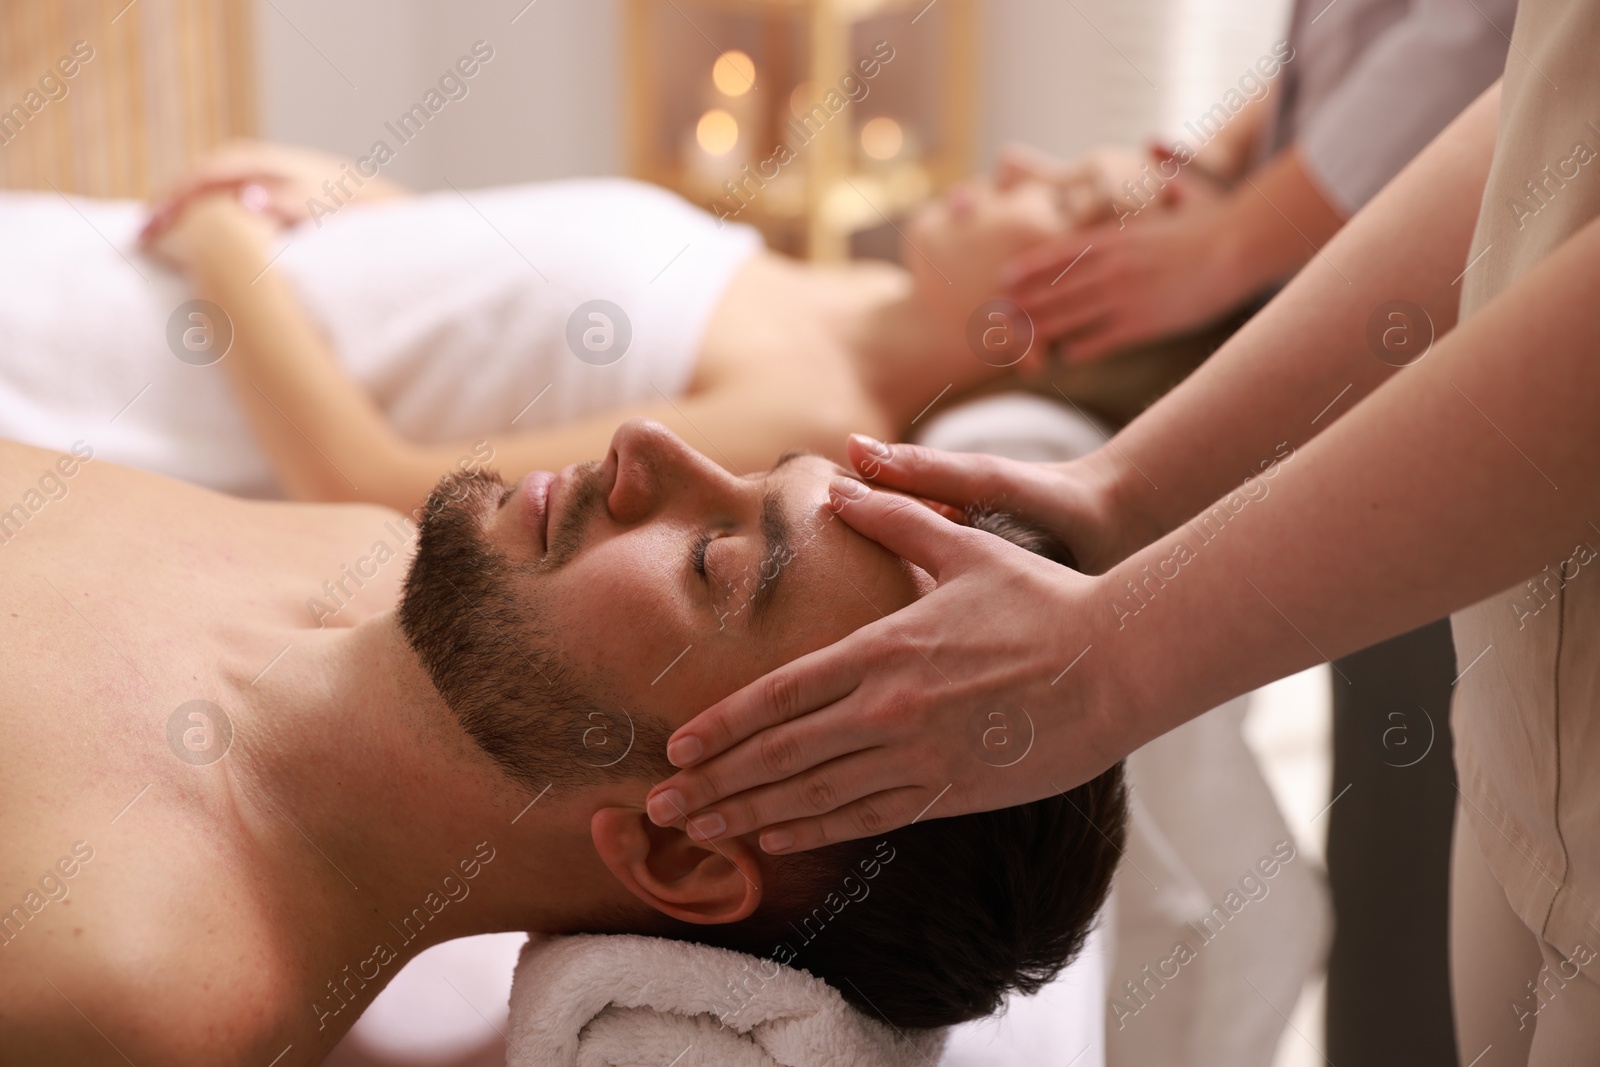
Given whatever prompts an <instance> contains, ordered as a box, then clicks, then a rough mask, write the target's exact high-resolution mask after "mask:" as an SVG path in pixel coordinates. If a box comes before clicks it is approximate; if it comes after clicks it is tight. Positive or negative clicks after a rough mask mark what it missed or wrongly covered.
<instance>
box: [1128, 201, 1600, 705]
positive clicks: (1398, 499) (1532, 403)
mask: <svg viewBox="0 0 1600 1067" xmlns="http://www.w3.org/2000/svg"><path fill="white" fill-rule="evenodd" d="M1597 291H1600V222H1595V223H1591V224H1590V225H1589V226H1587V227H1586V228H1585V229H1583V230H1581V231H1580V232H1579V233H1578V234H1577V235H1576V236H1575V237H1573V238H1571V239H1570V240H1569V241H1568V242H1567V243H1566V244H1564V245H1563V246H1562V247H1560V248H1559V249H1557V251H1556V252H1555V253H1553V254H1552V255H1551V256H1549V257H1548V258H1547V259H1546V260H1545V261H1544V262H1543V263H1541V264H1540V265H1539V266H1538V267H1537V268H1535V269H1534V270H1532V271H1530V272H1529V273H1528V274H1527V275H1526V276H1524V277H1523V278H1522V279H1521V280H1520V281H1518V282H1517V283H1516V284H1515V285H1513V286H1512V287H1510V288H1509V289H1507V290H1506V291H1505V292H1504V293H1502V294H1501V295H1500V296H1499V297H1497V298H1496V299H1495V300H1493V301H1492V302H1490V303H1489V304H1487V305H1486V306H1485V307H1483V308H1482V309H1480V310H1479V311H1478V312H1477V313H1476V314H1475V315H1474V316H1473V317H1472V318H1471V319H1469V320H1468V321H1467V322H1465V323H1463V324H1462V325H1461V326H1460V327H1459V328H1458V329H1457V330H1456V331H1455V332H1454V333H1452V334H1451V335H1450V336H1449V337H1448V338H1446V339H1445V340H1444V341H1443V342H1441V343H1440V344H1438V345H1436V346H1435V348H1434V350H1433V351H1432V352H1431V353H1429V354H1428V355H1427V356H1426V357H1425V358H1424V359H1423V360H1422V361H1421V362H1419V363H1417V364H1415V365H1413V366H1411V367H1408V368H1406V369H1405V370H1404V371H1402V372H1400V373H1399V374H1398V375H1396V376H1395V377H1394V378H1393V379H1392V380H1390V381H1389V382H1388V383H1386V384H1385V385H1383V386H1382V387H1381V388H1379V389H1378V390H1377V391H1375V392H1374V393H1373V395H1372V396H1370V397H1369V398H1367V399H1366V400H1365V401H1363V402H1362V403H1361V404H1360V405H1359V406H1357V407H1356V408H1355V410H1353V411H1352V412H1350V413H1349V414H1348V415H1347V416H1345V418H1343V419H1341V420H1340V421H1339V422H1338V423H1336V424H1335V425H1334V426H1332V427H1331V428H1329V429H1328V430H1327V431H1326V432H1325V433H1323V434H1321V435H1320V436H1319V437H1317V439H1316V440H1314V441H1312V442H1311V443H1310V444H1308V445H1306V446H1305V447H1304V448H1302V449H1301V450H1300V451H1299V453H1298V454H1297V455H1296V456H1295V457H1294V458H1293V459H1292V460H1290V461H1289V462H1287V463H1285V464H1283V465H1282V466H1281V467H1280V468H1279V470H1278V471H1277V473H1276V474H1275V476H1274V477H1273V478H1271V479H1270V480H1265V481H1262V482H1260V483H1259V486H1257V487H1252V496H1254V499H1251V498H1249V497H1246V496H1244V495H1242V494H1241V495H1240V496H1239V497H1237V498H1235V499H1234V500H1233V501H1232V504H1233V506H1232V507H1224V508H1223V509H1222V511H1221V512H1219V513H1217V514H1215V515H1213V516H1212V518H1211V520H1210V523H1209V525H1208V526H1206V527H1204V528H1202V527H1201V525H1200V524H1199V523H1196V522H1189V523H1186V524H1185V525H1183V526H1181V527H1179V528H1178V529H1177V530H1176V531H1174V532H1173V533H1172V534H1170V535H1168V536H1167V537H1165V538H1162V539H1161V540H1159V541H1157V542H1155V543H1154V544H1152V545H1150V546H1149V547H1147V548H1146V549H1144V550H1142V551H1141V552H1139V553H1137V554H1136V555H1135V556H1133V557H1132V558H1130V559H1128V560H1126V561H1125V562H1124V563H1122V564H1121V565H1119V566H1118V567H1116V568H1113V570H1112V571H1111V572H1109V573H1108V575H1106V576H1105V577H1104V578H1103V579H1101V581H1102V583H1103V587H1104V592H1105V595H1106V596H1107V598H1108V603H1107V605H1106V608H1105V610H1106V611H1107V613H1108V614H1111V615H1115V616H1116V617H1117V621H1116V622H1115V623H1113V624H1112V625H1110V626H1109V627H1108V629H1107V632H1106V634H1105V638H1104V641H1103V644H1104V645H1105V646H1106V647H1105V653H1106V654H1107V655H1108V656H1109V657H1111V663H1110V664H1108V665H1106V666H1105V668H1104V669H1109V670H1111V671H1112V672H1113V674H1114V675H1115V676H1117V677H1121V678H1123V679H1125V684H1126V685H1127V686H1128V687H1131V692H1132V697H1131V701H1132V703H1133V705H1134V707H1132V708H1130V709H1128V713H1129V714H1130V715H1131V716H1132V717H1133V718H1134V719H1136V720H1138V722H1139V730H1140V731H1141V732H1143V733H1145V734H1148V735H1150V736H1154V733H1155V732H1160V731H1161V730H1164V729H1166V728H1168V727H1170V726H1172V725H1175V724H1176V723H1178V722H1181V721H1185V720H1186V719H1188V718H1189V717H1191V716H1192V715H1195V714H1198V713H1200V712H1201V711H1203V710H1205V709H1206V708H1208V707H1211V706H1213V705H1215V704H1218V703H1221V702H1222V701H1223V700H1224V699H1227V698H1229V697H1231V696H1234V695H1237V694H1238V693H1241V692H1245V691H1248V690H1250V689H1252V688H1254V687H1255V686H1257V685H1259V684H1261V683H1263V682H1266V681H1268V680H1270V679H1273V678H1277V677H1281V676H1283V675H1284V674H1287V673H1290V672H1292V671H1294V670H1297V669H1299V668H1302V667H1305V666H1308V665H1310V664H1313V663H1316V662H1320V661H1321V660H1323V659H1325V658H1331V657H1337V656H1339V655H1342V654H1344V653H1347V652H1350V651H1352V650H1354V649H1358V648H1361V647H1364V646H1366V645H1368V644H1371V643H1373V642H1375V641H1378V640H1381V639H1383V638H1386V637H1389V636H1392V635H1394V634H1397V633H1401V632H1404V631H1406V630H1409V629H1411V628H1413V627H1415V626H1417V625H1420V624H1421V623H1423V622H1426V621H1427V620H1429V619H1433V618H1437V617H1438V616H1440V615H1442V614H1444V613H1446V612H1448V611H1452V610H1456V609H1459V608H1461V607H1464V606H1467V605H1470V604H1473V603H1476V602H1477V601H1479V600H1482V599H1483V598H1485V597H1488V596H1491V595H1493V594H1494V593H1495V592H1497V591H1499V590H1502V589H1505V588H1507V587H1508V586H1511V585H1514V584H1515V583H1516V582H1517V581H1518V580H1519V579H1521V578H1523V577H1526V576H1527V575H1529V574H1531V573H1534V572H1536V571H1538V570H1539V569H1540V568H1541V567H1542V566H1543V565H1544V564H1546V563H1551V562H1556V561H1559V560H1562V559H1566V558H1568V557H1569V556H1572V555H1573V554H1574V551H1575V549H1576V548H1577V546H1578V545H1579V544H1580V543H1582V542H1588V543H1590V544H1594V543H1596V542H1600V419H1596V418H1595V416H1594V412H1595V405H1596V402H1597V400H1600V360H1596V359H1595V358H1594V338H1595V337H1597V336H1600V301H1596V300H1595V299H1594V294H1595V292H1597ZM1260 486H1264V487H1265V489H1264V490H1263V489H1262V488H1260ZM1241 502H1242V503H1241ZM1180 542H1182V543H1183V544H1184V545H1185V546H1186V547H1187V553H1185V552H1183V551H1181V550H1180V549H1179V548H1178V545H1179V543H1180ZM1177 555H1186V561H1181V562H1180V561H1176V560H1175V556H1177ZM1146 568H1148V570H1146ZM1151 574H1155V575H1156V576H1157V578H1156V579H1155V580H1151V579H1150V578H1149V575H1151ZM1124 581H1129V582H1133V583H1134V584H1135V586H1137V587H1139V588H1140V589H1141V591H1142V596H1141V595H1136V594H1135V593H1133V592H1130V591H1129V589H1128V587H1127V586H1125V585H1123V582H1124ZM1113 596H1116V597H1118V598H1119V599H1117V600H1116V602H1115V604H1120V605H1121V610H1119V609H1118V607H1116V606H1115V604H1113V603H1111V602H1109V598H1111V597H1113ZM1492 610H1505V611H1507V612H1511V611H1513V610H1514V609H1513V607H1512V605H1511V604H1510V603H1507V604H1505V605H1500V606H1494V607H1493V608H1492ZM1466 652H1467V655H1468V656H1471V655H1472V654H1473V652H1474V650H1470V649H1469V650H1466Z"/></svg>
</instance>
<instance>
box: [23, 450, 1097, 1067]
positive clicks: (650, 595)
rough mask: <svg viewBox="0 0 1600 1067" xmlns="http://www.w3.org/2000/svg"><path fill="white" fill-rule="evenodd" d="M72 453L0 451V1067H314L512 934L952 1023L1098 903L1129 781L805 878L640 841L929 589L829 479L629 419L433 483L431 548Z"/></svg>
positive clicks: (951, 825)
mask: <svg viewBox="0 0 1600 1067" xmlns="http://www.w3.org/2000/svg"><path fill="white" fill-rule="evenodd" d="M90 452H91V449H90V448H89V447H87V446H86V447H83V448H80V449H79V455H77V456H58V455H56V454H54V453H49V452H44V451H39V450H36V449H32V448H28V447H24V446H20V445H15V444H0V588H4V589H5V590H6V603H5V605H4V607H5V610H4V611H0V647H4V648H5V649H6V655H5V657H4V658H3V661H0V694H3V695H0V706H3V711H0V751H3V752H4V753H5V763H4V766H5V768H6V771H5V774H4V776H3V778H0V870H3V871H4V872H5V873H4V875H3V879H4V881H3V883H0V893H3V895H0V908H3V909H4V912H3V914H0V1005H3V1007H0V1050H3V1051H0V1061H3V1062H5V1063H28V1064H34V1063H46V1062H48V1063H52V1064H69V1063H70V1064H77V1063H96V1064H98V1063H109V1062H117V1063H121V1062H123V1060H124V1058H127V1059H128V1060H131V1061H132V1062H134V1063H141V1064H142V1063H157V1062H159V1063H167V1064H186V1063H196V1064H202V1063H203V1064H208V1065H210V1064H219V1063H254V1064H262V1065H264V1064H267V1063H269V1062H274V1063H277V1064H278V1065H279V1067H286V1065H289V1064H304V1063H317V1062H320V1060H321V1059H322V1058H323V1056H324V1055H326V1053H327V1051H328V1050H329V1049H330V1048H331V1047H332V1046H333V1045H334V1044H335V1043H336V1042H337V1041H338V1039H339V1037H340V1035H341V1034H343V1033H344V1031H345V1030H346V1029H347V1028H348V1027H349V1026H350V1024H351V1023H353V1022H354V1020H355V1019H356V1017H357V1016H358V1015H359V1014H360V1012H361V1009H362V1008H363V1006H364V1005H365V1004H367V1003H368V1002H369V1001H370V1000H371V999H372V998H373V997H374V996H376V994H377V992H378V991H379V989H381V988H382V986H383V985H384V983H385V982H387V981H388V980H389V979H390V978H392V977H393V976H394V974H395V973H396V972H397V971H398V970H399V969H400V968H401V967H402V966H403V965H404V964H405V962H406V961H407V960H408V959H410V958H411V957H412V956H414V955H416V954H417V953H418V952H420V951H421V950H422V949H424V948H426V947H428V946H429V945H432V944H436V943H438V942H440V941H443V940H446V939H449V938H455V937H462V936H466V935H470V934H477V933H483V932H489V931H507V930H532V931H538V932H550V933H565V932H577V931H599V932H636V933H650V934H657V935H661V936H666V937H675V938H688V939H693V940H698V941H705V942H711V943H715V944H719V945H724V946H728V947H732V948H737V949H741V950H744V951H747V952H750V953H753V954H756V955H760V956H763V957H770V958H774V959H776V960H778V961H779V962H783V963H789V964H792V965H794V966H796V967H802V968H806V969H809V970H810V971H812V972H813V973H814V974H817V975H819V976H820V977H823V978H825V979H826V980H828V981H829V982H831V983H832V984H833V985H834V986H835V987H836V988H837V989H838V990H839V991H840V992H841V993H842V994H843V995H844V996H845V997H846V998H847V999H848V1000H849V1001H851V1002H852V1003H854V1004H855V1005H856V1006H858V1007H859V1008H860V1009H861V1010H862V1011H864V1012H866V1013H868V1014H869V1015H871V1016H873V1017H875V1018H884V1019H887V1020H888V1021H889V1022H891V1023H893V1024H894V1025H895V1026H897V1027H900V1028H909V1027H924V1026H937V1025H944V1024H953V1023H957V1022H960V1021H963V1020H966V1019H971V1018H975V1017H978V1016H981V1015H983V1014H986V1013H988V1012H990V1011H992V1010H993V1009H994V1008H995V1007H996V1006H997V1005H998V1004H999V1003H1000V999H1001V997H1002V996H1003V995H1004V994H1005V993H1006V992H1007V991H1008V990H1011V989H1023V990H1032V989H1035V988H1037V987H1038V986H1039V985H1041V984H1042V983H1044V982H1046V981H1047V980H1049V978H1051V977H1052V976H1053V975H1054V974H1055V973H1056V972H1057V971H1058V970H1059V969H1060V968H1061V967H1062V966H1063V965H1064V964H1065V963H1066V962H1067V961H1068V960H1069V959H1070V958H1071V957H1072V956H1073V954H1074V953H1075V952H1076V951H1077V950H1078V948H1079V947H1080V946H1081V944H1082V942H1083V939H1084V937H1085V935H1086V933H1087V932H1088V929H1089V927H1090V925H1091V924H1092V923H1093V921H1094V918H1095V914H1096V912H1097V911H1098V909H1099V907H1100V905H1101V903H1102V901H1103V900H1104V898H1105V895H1106V892H1107V890H1108V887H1109V884H1110V880H1111V874H1112V870H1113V866H1114V863H1115V861H1116V858H1117V850H1118V842H1119V840H1120V839H1121V834H1122V824H1123V817H1124V799H1123V793H1122V785H1121V777H1120V768H1116V769H1113V770H1112V771H1111V772H1108V773H1107V774H1106V775H1104V776H1102V777H1100V778H1098V779H1095V780H1094V781H1091V782H1089V783H1088V784H1086V785H1084V786H1082V787H1080V788H1078V789H1074V790H1072V791H1071V792H1070V793H1069V794H1066V795H1063V796H1058V797H1054V798H1051V799H1049V800H1045V801H1040V802H1038V803H1034V804H1029V805H1026V806H1024V807H1020V808H1015V809H1011V810H1009V811H1001V812H993V813H984V814H977V815H967V816H962V817H959V818H953V819H947V820H942V819H939V818H938V815H939V812H938V810H937V806H935V808H934V810H931V811H929V812H928V813H927V818H926V819H924V820H923V821H921V822H919V823H917V824H915V825H913V826H911V827H908V828H906V829H904V830H900V831H896V832H895V833H893V834H888V835H885V836H884V837H883V838H882V839H876V840H866V841H862V842H855V843H850V844H844V845H839V846H835V847H833V848H828V849H823V850H820V851H817V852H813V853H806V854H803V855H800V856H796V857H777V858H774V857H770V856H767V855H764V854H763V853H762V852H761V850H760V849H759V848H758V847H757V846H756V845H755V844H754V843H753V842H746V841H743V840H731V841H724V842H719V843H718V844H716V845H706V844H703V843H700V842H698V841H696V840H693V839H692V838H691V837H690V836H686V835H685V834H684V833H683V832H681V831H678V830H673V829H661V828H658V827H656V826H655V825H654V824H653V823H651V822H650V820H649V819H647V818H646V817H645V813H644V799H645V791H646V789H647V788H648V787H649V785H650V784H651V783H652V782H654V781H655V780H657V779H658V778H659V777H660V776H661V775H662V774H664V773H666V766H665V762H664V757H663V747H664V744H665V741H666V738H667V736H668V735H669V734H670V733H671V731H672V730H673V729H674V728H675V727H676V726H678V725H680V724H681V723H683V722H684V721H686V720H687V719H688V718H689V717H690V716H691V715H693V714H694V713H695V712H696V711H698V710H699V709H700V708H703V707H705V706H706V705H707V704H708V703H710V702H712V701H714V700H716V699H717V698H718V697H720V696H722V695H725V694H727V693H729V692H731V691H732V690H734V689H735V688H737V687H739V686H740V685H743V684H745V683H747V682H748V681H750V680H751V679H753V678H755V677H757V676H759V675H760V674H762V673H764V672H765V671H767V670H770V669H771V668H772V667H774V666H776V665H778V664H781V663H783V662H786V661H788V660H790V659H793V658H794V657H796V656H799V655H802V654H804V653H806V652H807V651H810V650H812V649H815V648H819V647H821V646H823V645H825V644H827V643H828V642H830V641H832V640H835V639H837V638H838V637H840V636H841V635H843V634H845V633H846V632H848V631H850V630H853V629H854V628H856V627H858V626H861V625H863V624H865V623H866V622H868V621H870V620H872V619H876V618H878V617H879V616H880V614H882V613H884V612H889V611H893V610H895V609H896V608H898V607H900V606H902V605H903V604H905V603H907V602H909V601H910V600H912V599H913V598H915V597H916V596H918V595H919V593H920V592H921V591H922V590H924V589H925V588H926V587H927V585H928V584H929V579H928V577H927V575H925V574H923V573H922V572H920V571H918V570H917V569H915V568H914V567H911V566H910V565H909V564H906V563H905V562H904V561H901V560H899V559H897V558H896V557H894V556H893V555H891V554H889V553H888V552H887V551H885V550H884V549H883V548H881V547H880V546H878V545H877V544H875V543H873V542H870V541H868V540H866V539H865V538H863V537H861V536H860V535H858V534H856V533H854V532H852V531H851V530H850V529H849V528H848V527H847V526H846V525H845V524H844V523H842V522H838V521H833V516H832V513H831V512H830V511H829V510H828V508H827V506H826V501H827V490H828V483H829V479H830V478H831V477H832V476H833V475H834V474H835V473H837V472H838V468H836V467H835V466H834V465H833V464H831V463H829V462H828V461H826V460H824V459H822V458H820V457H816V456H810V455H804V454H801V455H795V456H792V457H786V458H785V460H784V461H783V462H781V463H780V464H778V465H777V466H775V467H774V468H773V469H772V470H771V471H769V472H767V473H765V474H759V475H755V476H751V477H748V478H746V477H738V476H735V475H731V474H729V473H727V472H725V471H724V470H723V469H722V468H721V467H719V466H718V465H717V464H715V463H713V462H712V461H710V460H708V459H707V458H705V457H704V456H701V455H699V454H698V453H696V452H695V451H694V450H692V449H690V448H689V447H688V446H687V445H685V444H684V443H683V442H682V441H681V440H679V439H678V438H677V437H675V436H673V435H672V434H671V433H670V432H669V431H668V430H667V429H666V428H664V427H662V426H660V425H659V424H655V423H650V422H647V421H643V420H632V421H629V422H627V423H625V424H624V425H623V426H622V427H621V428H620V429H619V430H618V431H617V432H616V435H615V437H614V438H613V440H612V443H611V448H610V450H609V452H608V454H607V456H606V458H605V460H604V461H603V462H597V463H588V464H579V465H575V466H572V467H568V468H567V469H565V470H563V471H562V472H561V473H559V474H557V475H550V474H547V473H539V472H536V473H534V474H531V475H529V476H527V477H526V478H525V479H523V480H522V481H520V482H519V483H518V484H516V485H514V486H508V485H507V484H506V483H504V482H503V481H501V480H500V479H499V478H498V477H497V476H495V475H494V474H492V473H489V472H485V471H474V472H470V473H456V474H452V475H450V476H448V477H446V478H445V479H444V480H443V481H442V482H441V483H440V485H439V487H438V488H437V490H436V491H435V493H434V494H433V495H432V497H431V498H430V500H429V503H428V506H427V508H426V509H425V511H424V512H423V518H422V521H421V524H420V529H417V530H415V531H413V530H411V529H410V528H409V527H408V525H407V520H405V519H403V518H402V517H401V516H400V515H398V514H396V513H394V512H391V511H389V510H387V509H384V508H379V507H373V506H368V505H310V504H288V503H260V502H246V501H240V500H237V499H233V498H229V497H225V496H221V495H218V494H215V493H212V492H210V491H207V490H203V489H198V488H195V487H192V486H188V485H184V484H181V483H177V482H173V481H169V480H166V479H164V478H161V477H158V476H155V475H150V474H146V473H140V472H135V471H131V470H126V469H122V468H119V467H115V466H113V465H111V464H110V463H108V462H106V461H104V460H95V459H92V458H87V456H88V454H89V453H90ZM13 502H17V503H18V505H19V506H17V507H12V506H11V505H12V503H13ZM35 505H38V506H35ZM975 524H976V525H979V526H980V527H983V528H985V529H988V530H990V531H993V532H998V533H1000V534H1001V535H1002V536H1006V537H1007V538H1008V539H1010V540H1013V541H1015V542H1016V543H1018V544H1022V545H1025V546H1028V547H1030V548H1032V549H1033V550H1034V551H1037V552H1040V553H1042V554H1048V553H1050V552H1051V550H1052V549H1053V548H1057V547H1058V546H1053V545H1052V544H1050V543H1048V542H1047V541H1046V540H1044V539H1043V538H1041V537H1040V536H1039V535H1038V534H1037V533H1036V532H1034V531H1032V530H1029V529H1026V528H1022V527H1019V526H1017V525H1016V524H1015V523H1013V522H1011V521H1010V520H1008V519H1005V518H1004V517H994V516H990V517H987V518H983V517H980V518H978V519H976V520H975ZM413 534H414V536H413ZM988 535H989V534H981V535H979V534H975V536H988ZM1018 551H1019V552H1020V551H1022V550H1021V549H1020V548H1019V549H1018ZM408 561H409V563H408ZM1039 565H1040V566H1054V565H1055V564H1053V563H1046V561H1045V560H1043V559H1041V560H1039ZM329 586H338V587H341V588H343V589H344V590H345V591H346V593H347V594H348V608H347V610H345V611H342V612H340V613H339V614H338V615H337V616H335V617H334V618H333V619H332V620H329V619H328V618H327V617H326V616H325V615H323V614H322V613H320V612H318V611H317V610H316V609H315V607H314V606H313V605H314V604H315V603H317V602H318V598H321V597H323V596H324V595H325V589H326V588H327V587H329ZM329 622H333V623H336V624H337V625H319V623H324V624H325V623H329ZM981 716H982V709H978V708H975V709H974V723H975V725H980V726H981V724H982V722H983V720H982V718H981ZM984 755H985V750H984V749H983V747H982V744H981V739H980V738H977V737H976V736H975V743H974V754H973V758H974V759H978V758H982V757H983V756H984ZM995 773H997V774H1000V773H1005V772H1004V771H1003V770H1000V769H997V770H996V771H995ZM819 799H822V798H819ZM290 1046H292V1047H290ZM286 1047H288V1052H287V1054H286V1055H283V1056H282V1058H281V1059H280V1060H277V1061H274V1060H273V1057H274V1056H279V1055H280V1054H281V1053H284V1051H285V1049H286Z"/></svg>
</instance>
